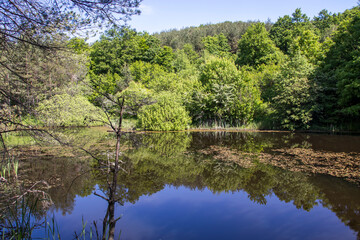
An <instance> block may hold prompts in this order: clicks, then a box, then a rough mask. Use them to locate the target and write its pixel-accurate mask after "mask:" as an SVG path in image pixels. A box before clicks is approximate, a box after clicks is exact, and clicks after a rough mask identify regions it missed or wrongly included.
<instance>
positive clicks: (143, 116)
mask: <svg viewBox="0 0 360 240" xmlns="http://www.w3.org/2000/svg"><path fill="white" fill-rule="evenodd" d="M190 123H191V118H190V117H189V114H188V112H187V111H186V110H185V107H184V106H182V105H181V103H179V101H176V99H174V97H171V95H170V94H166V95H163V96H161V97H159V99H158V101H157V102H156V103H155V104H153V105H148V106H144V107H142V108H141V110H140V113H139V115H138V124H137V126H138V127H140V128H142V129H145V130H153V131H179V130H185V129H187V128H188V127H189V125H190Z"/></svg>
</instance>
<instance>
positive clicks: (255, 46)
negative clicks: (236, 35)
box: [236, 23, 281, 67]
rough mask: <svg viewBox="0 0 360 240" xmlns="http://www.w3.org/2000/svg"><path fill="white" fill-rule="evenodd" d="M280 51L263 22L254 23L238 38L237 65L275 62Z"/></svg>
mask: <svg viewBox="0 0 360 240" xmlns="http://www.w3.org/2000/svg"><path fill="white" fill-rule="evenodd" d="M280 54H281V53H280V51H279V50H278V48H277V47H276V46H275V44H274V43H273V42H272V40H271V39H270V37H269V33H268V32H267V30H266V28H265V24H264V23H256V24H253V25H252V26H250V27H249V28H248V30H247V31H246V33H245V34H244V35H243V36H242V38H241V39H240V40H239V46H238V55H237V60H236V63H237V64H238V65H241V66H242V65H249V66H252V67H258V66H259V65H261V64H271V63H277V62H278V61H279V59H280Z"/></svg>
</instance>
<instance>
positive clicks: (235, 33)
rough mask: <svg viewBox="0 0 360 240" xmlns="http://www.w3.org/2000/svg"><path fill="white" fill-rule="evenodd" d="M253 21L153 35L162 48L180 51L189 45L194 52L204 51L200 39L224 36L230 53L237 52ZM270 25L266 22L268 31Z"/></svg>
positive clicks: (202, 26)
mask: <svg viewBox="0 0 360 240" xmlns="http://www.w3.org/2000/svg"><path fill="white" fill-rule="evenodd" d="M254 23H256V22H254V21H248V22H242V21H238V22H229V21H227V22H223V23H217V24H205V25H200V26H199V27H187V28H184V29H181V30H176V29H173V30H168V31H162V32H160V33H155V34H154V36H155V37H157V38H158V39H160V42H161V45H162V46H169V47H171V48H172V49H174V50H177V49H182V48H183V47H184V45H185V44H191V45H192V46H193V47H194V49H195V51H197V52H201V51H203V50H204V44H203V43H202V39H203V38H204V37H207V36H214V35H219V34H221V33H222V34H224V35H225V37H226V38H227V40H228V43H229V45H230V48H231V52H232V53H236V52H237V47H238V41H239V39H240V38H241V36H242V35H243V34H244V33H245V32H246V30H247V28H248V27H249V26H251V25H252V24H254ZM271 25H272V23H271V22H269V21H268V22H266V23H265V27H266V29H267V30H270V28H271Z"/></svg>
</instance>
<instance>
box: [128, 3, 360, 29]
mask: <svg viewBox="0 0 360 240" xmlns="http://www.w3.org/2000/svg"><path fill="white" fill-rule="evenodd" d="M357 2H358V1H357V0H220V1H219V0H143V2H142V4H141V10H142V14H141V15H140V16H134V17H133V18H132V20H131V21H130V22H128V24H129V25H130V26H131V27H133V28H136V30H138V31H147V32H149V33H154V32H160V31H162V30H169V29H173V28H176V29H181V28H183V27H189V26H199V25H200V24H207V23H219V22H224V21H248V20H260V21H266V20H267V19H268V18H270V20H271V21H272V22H276V20H277V19H278V18H279V17H282V16H284V15H291V14H292V13H293V12H294V10H295V9H296V8H301V10H302V11H303V12H304V13H306V14H307V15H308V16H309V17H311V18H312V17H314V16H316V15H317V14H318V13H319V12H320V11H321V10H322V9H327V10H328V11H330V12H332V13H337V12H343V11H344V10H345V9H349V8H352V7H354V6H356V5H357Z"/></svg>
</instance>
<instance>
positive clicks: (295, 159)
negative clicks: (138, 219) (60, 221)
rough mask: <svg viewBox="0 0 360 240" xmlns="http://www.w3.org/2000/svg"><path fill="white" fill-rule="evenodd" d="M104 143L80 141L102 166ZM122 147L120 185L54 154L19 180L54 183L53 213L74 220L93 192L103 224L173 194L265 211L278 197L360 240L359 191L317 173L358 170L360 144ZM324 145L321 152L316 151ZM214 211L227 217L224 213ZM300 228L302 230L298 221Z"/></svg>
mask: <svg viewBox="0 0 360 240" xmlns="http://www.w3.org/2000/svg"><path fill="white" fill-rule="evenodd" d="M84 135H85V136H87V135H86V134H84ZM84 135H81V136H84ZM105 135H106V137H104V136H105ZM105 135H104V136H103V137H102V138H100V139H99V138H95V139H88V140H87V141H86V144H84V143H83V142H82V141H80V140H76V141H78V142H80V143H81V144H82V146H87V148H88V150H89V151H90V150H92V151H93V152H94V154H95V155H96V157H97V158H102V159H103V160H104V161H111V159H112V157H113V155H114V150H113V149H114V146H115V143H114V138H111V135H109V134H105ZM327 137H328V138H327ZM335 139H337V141H338V142H339V143H340V142H341V143H342V144H337V145H336V148H335V149H333V148H332V144H331V143H332V142H334V141H335ZM74 141H75V140H74ZM121 141H122V146H121V150H122V154H121V158H120V159H121V161H123V164H122V165H121V167H122V168H123V170H122V171H118V172H117V173H116V181H114V178H112V177H111V176H114V175H112V174H114V173H112V174H110V172H106V169H105V171H104V168H103V167H102V166H101V165H99V163H98V162H96V161H95V162H92V161H91V158H88V157H86V156H83V155H81V156H80V155H79V153H78V152H77V153H73V154H74V155H73V156H72V157H70V156H68V157H60V156H58V157H54V156H53V154H51V153H53V151H54V149H51V151H52V152H48V153H46V154H45V156H42V157H41V158H35V157H34V156H33V157H29V152H26V153H27V155H24V156H23V157H24V159H26V161H24V164H23V165H22V166H21V175H22V177H23V178H24V179H29V181H31V182H35V181H38V180H40V179H41V180H46V181H49V183H51V186H52V187H51V188H50V190H49V194H50V195H51V198H52V199H53V201H54V203H55V204H54V209H55V210H61V211H62V214H64V215H71V214H72V212H73V210H74V207H75V198H76V197H78V196H81V197H84V199H86V198H85V197H88V199H89V201H91V200H90V199H93V198H92V197H91V196H92V194H94V190H95V189H97V190H96V192H97V194H100V195H101V196H102V197H103V198H105V199H106V201H107V203H108V206H107V210H106V209H105V210H104V211H105V212H104V213H103V216H102V217H104V216H105V219H108V217H109V214H110V212H109V211H108V210H109V209H110V210H111V208H113V207H114V204H115V202H118V203H120V204H129V203H131V204H136V203H138V202H139V201H140V199H142V198H144V197H150V196H152V195H154V194H158V193H161V192H162V190H164V189H167V188H168V186H174V187H176V188H180V189H182V188H183V187H186V189H191V190H195V191H201V192H206V191H210V192H211V193H213V194H224V193H233V194H235V195H236V194H246V196H247V198H248V199H250V200H251V201H252V202H253V203H255V204H256V205H259V206H265V205H266V204H268V203H269V201H273V200H271V196H276V198H277V199H279V200H280V201H281V202H282V203H290V204H292V205H294V206H295V207H296V208H297V209H301V210H302V211H307V212H308V211H313V209H315V208H317V207H323V208H327V209H329V210H331V211H332V212H334V213H335V214H336V216H337V217H338V218H339V219H340V220H341V221H342V222H343V223H344V224H345V225H346V226H348V227H350V228H351V229H352V230H353V231H354V232H356V233H357V234H358V236H360V235H359V233H360V188H359V187H358V186H357V185H356V184H353V183H349V182H346V181H344V180H342V179H339V178H335V177H332V176H328V175H331V174H327V175H326V176H325V175H319V174H316V171H317V169H320V170H321V169H330V170H332V167H333V166H332V165H331V164H330V165H326V164H325V165H324V164H323V165H324V166H321V167H319V161H323V160H324V159H325V160H328V161H333V162H335V163H336V162H337V161H338V160H339V159H345V160H349V159H350V158H351V164H356V163H355V162H356V161H358V158H359V149H357V148H355V145H356V143H359V141H360V137H356V136H328V135H306V134H293V133H225V132H204V133H188V132H181V133H147V134H127V135H124V136H123V137H122V140H121ZM319 141H320V142H321V143H322V145H319V144H318V142H319ZM326 143H330V145H326ZM359 145H360V144H359ZM359 145H358V146H359ZM331 149H333V150H331ZM345 150H346V151H348V150H349V151H351V152H352V153H347V152H346V151H345ZM59 151H60V150H59ZM67 151H69V149H68V150H67ZM60 152H63V150H61V151H60ZM65 152H66V151H65ZM67 154H69V153H68V152H67ZM314 154H315V155H314ZM337 154H340V155H337ZM34 155H36V154H34ZM331 157H333V158H331ZM302 159H310V160H311V159H317V161H313V162H311V161H310V160H309V161H308V162H307V163H306V162H301V161H302ZM299 161H300V162H299ZM280 163H281V164H280ZM285 163H286V164H285ZM341 164H342V165H345V166H346V167H345V168H346V169H348V170H349V171H350V172H345V173H343V172H340V174H344V175H343V176H342V177H343V178H347V175H346V174H351V176H353V177H352V178H347V179H348V180H349V179H350V180H352V181H353V182H357V183H358V182H359V177H358V175H357V174H358V172H356V166H354V168H355V170H354V171H352V170H353V169H352V168H351V166H350V164H349V163H348V162H347V161H345V162H339V163H338V164H337V165H336V164H335V165H334V166H335V167H336V168H338V167H339V166H340V165H341ZM346 164H347V165H346ZM304 166H307V167H304ZM349 166H350V167H349ZM358 166H359V165H357V167H358ZM288 169H290V170H293V171H289V170H288ZM319 172H320V173H327V172H322V171H319ZM109 176H110V177H109ZM110 200H111V201H110ZM92 201H93V200H92ZM90 204H91V203H90ZM111 204H112V206H110V205H111ZM216 207H218V208H220V209H221V208H222V207H224V206H216ZM249 211H250V210H249ZM113 214H114V213H113ZM254 214H255V213H254ZM194 217H195V216H194ZM96 218H97V219H98V218H100V216H97V217H96ZM114 218H116V217H115V216H114ZM106 221H107V220H104V223H105V222H106ZM203 221H206V219H203ZM297 224H299V225H301V224H304V223H302V222H301V221H300V220H299V222H297ZM317 224H321V223H317ZM128 227H129V228H131V227H130V226H128ZM195 230H196V229H194V231H195ZM72 232H73V231H72ZM283 237H284V236H283Z"/></svg>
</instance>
